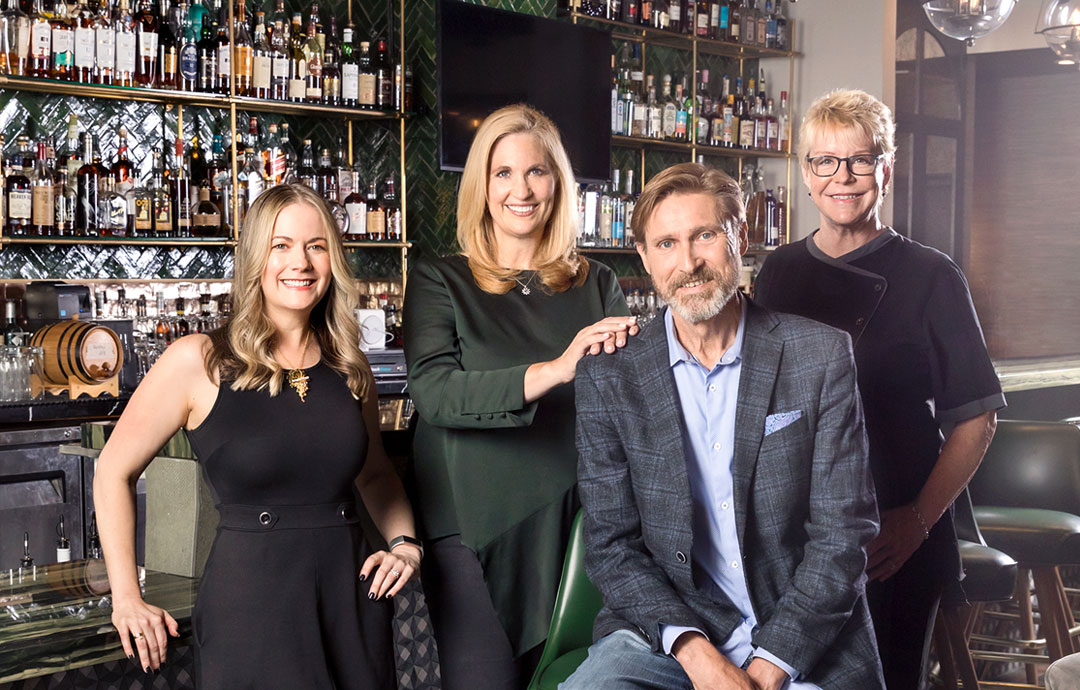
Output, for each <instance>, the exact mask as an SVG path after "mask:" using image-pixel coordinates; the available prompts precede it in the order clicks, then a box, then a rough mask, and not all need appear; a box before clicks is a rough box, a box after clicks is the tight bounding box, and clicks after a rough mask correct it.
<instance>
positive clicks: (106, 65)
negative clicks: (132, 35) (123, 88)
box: [94, 0, 116, 84]
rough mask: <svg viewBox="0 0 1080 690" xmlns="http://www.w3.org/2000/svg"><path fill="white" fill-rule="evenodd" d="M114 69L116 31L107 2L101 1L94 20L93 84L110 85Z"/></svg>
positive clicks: (106, 0) (105, 0)
mask: <svg viewBox="0 0 1080 690" xmlns="http://www.w3.org/2000/svg"><path fill="white" fill-rule="evenodd" d="M115 69H116V29H114V28H113V21H112V10H111V8H110V7H109V2H108V0H101V2H100V3H99V6H98V13H97V16H96V17H95V18H94V83H95V84H112V83H113V71H114V70H115Z"/></svg>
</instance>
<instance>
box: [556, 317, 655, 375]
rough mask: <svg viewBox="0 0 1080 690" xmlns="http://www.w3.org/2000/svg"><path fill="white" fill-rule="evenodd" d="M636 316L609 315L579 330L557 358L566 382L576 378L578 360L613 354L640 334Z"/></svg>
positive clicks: (557, 364)
mask: <svg viewBox="0 0 1080 690" xmlns="http://www.w3.org/2000/svg"><path fill="white" fill-rule="evenodd" d="M638 330H640V329H639V328H638V325H637V317H636V316H608V317H607V318H603V319H600V320H599V321H597V322H596V323H594V324H592V325H591V326H586V327H585V328H582V329H581V330H580V331H578V333H577V335H575V336H574V339H573V340H572V341H570V346H569V347H567V348H566V351H565V352H563V353H562V355H560V356H559V358H558V359H557V360H555V362H554V363H555V365H556V366H557V367H558V369H559V371H560V372H561V373H562V378H563V382H564V383H569V382H571V381H573V380H574V375H575V373H576V372H577V365H578V361H579V360H581V358H582V357H586V356H588V355H599V354H600V353H602V352H604V353H607V354H609V355H610V354H612V353H614V352H615V351H616V350H618V349H620V348H623V347H625V346H626V342H627V340H628V339H629V338H630V336H633V335H637V334H638Z"/></svg>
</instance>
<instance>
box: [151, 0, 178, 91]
mask: <svg viewBox="0 0 1080 690" xmlns="http://www.w3.org/2000/svg"><path fill="white" fill-rule="evenodd" d="M180 17H181V13H180V8H179V7H175V8H174V7H172V5H171V3H170V0H161V29H160V31H159V32H158V58H157V70H158V72H157V80H156V81H157V85H158V87H159V88H162V89H176V88H177V83H178V81H179V78H180V36H179V34H180V33H181V32H182V31H183V26H184V24H183V21H182V20H181V18H180Z"/></svg>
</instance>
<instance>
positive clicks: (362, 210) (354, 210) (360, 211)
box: [341, 170, 367, 240]
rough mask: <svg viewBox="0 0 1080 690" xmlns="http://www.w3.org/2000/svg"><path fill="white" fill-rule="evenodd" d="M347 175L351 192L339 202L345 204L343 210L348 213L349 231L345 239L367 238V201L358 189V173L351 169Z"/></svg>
mask: <svg viewBox="0 0 1080 690" xmlns="http://www.w3.org/2000/svg"><path fill="white" fill-rule="evenodd" d="M349 177H350V180H351V186H352V192H350V193H349V195H348V196H346V197H345V198H344V199H342V202H341V203H342V204H343V205H344V206H345V212H346V213H348V214H349V232H348V234H347V235H346V239H349V240H365V239H367V202H366V200H365V199H364V195H363V193H362V192H361V191H360V190H361V184H360V173H359V171H356V170H351V171H349Z"/></svg>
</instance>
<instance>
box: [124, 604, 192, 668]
mask: <svg viewBox="0 0 1080 690" xmlns="http://www.w3.org/2000/svg"><path fill="white" fill-rule="evenodd" d="M112 622H113V625H114V626H116V630H117V632H119V633H120V644H121V645H123V647H124V654H126V655H127V658H128V659H131V660H132V661H134V660H135V655H136V654H138V656H139V666H140V667H141V668H142V669H143V670H150V669H158V668H160V667H161V665H162V664H163V663H165V649H166V647H167V646H168V639H169V636H170V635H171V636H172V637H180V626H179V625H177V623H176V619H175V618H173V617H172V616H170V615H169V612H168V611H166V610H164V609H161V608H158V607H157V606H153V605H152V604H147V603H146V602H145V601H143V599H142V597H139V596H132V597H125V598H122V599H118V598H115V597H114V598H113V612H112Z"/></svg>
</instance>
